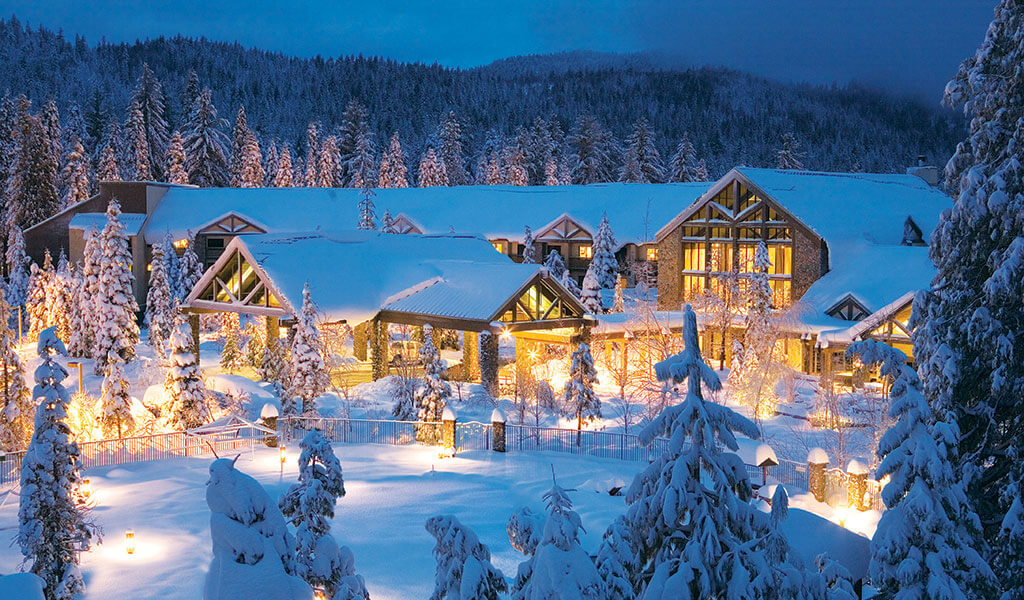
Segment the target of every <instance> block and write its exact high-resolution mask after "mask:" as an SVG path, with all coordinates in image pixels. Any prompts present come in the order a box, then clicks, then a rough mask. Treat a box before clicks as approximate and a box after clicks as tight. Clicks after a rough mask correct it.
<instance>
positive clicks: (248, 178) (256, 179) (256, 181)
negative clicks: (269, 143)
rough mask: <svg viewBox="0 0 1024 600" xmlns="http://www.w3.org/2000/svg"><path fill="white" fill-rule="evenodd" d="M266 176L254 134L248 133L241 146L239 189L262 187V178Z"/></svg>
mask: <svg viewBox="0 0 1024 600" xmlns="http://www.w3.org/2000/svg"><path fill="white" fill-rule="evenodd" d="M266 176H267V173H266V171H264V170H263V154H262V153H261V152H260V144H259V142H258V141H257V140H256V134H255V133H253V132H251V131H250V132H249V134H248V135H246V136H245V143H244V144H243V145H242V164H241V165H239V171H238V178H239V187H245V188H255V187H263V178H264V177H266Z"/></svg>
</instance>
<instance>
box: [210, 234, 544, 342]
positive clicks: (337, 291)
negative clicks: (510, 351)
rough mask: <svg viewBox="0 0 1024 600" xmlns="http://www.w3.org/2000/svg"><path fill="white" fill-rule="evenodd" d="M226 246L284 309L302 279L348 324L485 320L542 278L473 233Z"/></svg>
mask: <svg viewBox="0 0 1024 600" xmlns="http://www.w3.org/2000/svg"><path fill="white" fill-rule="evenodd" d="M233 247H243V248H244V249H245V251H247V252H248V253H249V254H250V255H251V256H252V259H253V260H254V261H255V262H256V264H257V265H258V268H259V269H261V270H262V271H263V272H264V273H265V274H266V276H267V278H268V279H269V280H270V282H271V283H272V286H273V289H274V291H275V292H276V293H277V294H278V295H280V296H281V298H280V300H281V302H282V305H284V306H285V307H286V308H287V309H288V310H291V311H293V312H294V311H297V310H298V309H299V307H301V305H302V288H303V286H304V285H305V283H306V282H307V281H308V282H309V287H310V293H311V295H312V298H313V301H314V302H316V304H317V306H318V307H319V309H320V313H321V315H322V316H323V317H324V318H325V319H326V320H327V321H332V322H333V321H343V320H344V321H347V322H348V323H351V324H358V323H362V322H364V321H366V320H368V319H371V318H373V317H374V316H375V315H376V314H377V313H378V312H379V311H380V310H381V309H382V308H387V309H388V310H393V311H401V312H410V313H422V314H436V315H439V316H452V317H459V318H466V319H474V320H480V319H485V320H488V321H489V320H490V318H491V316H492V315H493V314H494V313H495V312H496V311H498V310H499V309H500V308H501V307H502V306H503V305H504V304H505V303H506V301H507V300H508V299H509V297H511V296H512V294H513V293H514V292H515V291H516V290H517V289H519V288H520V287H522V286H523V285H524V284H526V283H527V282H528V281H529V280H530V279H531V278H533V277H534V276H535V275H537V274H538V273H546V269H544V268H543V267H542V266H540V265H528V264H517V263H515V262H513V261H512V260H511V259H510V258H508V257H507V256H504V255H502V254H500V253H498V252H496V251H495V250H494V247H493V246H492V245H491V244H490V242H488V241H487V240H486V239H484V238H482V237H480V236H474V235H390V234H383V233H378V232H375V231H342V232H318V233H291V234H253V235H245V236H239V237H237V238H235V239H234V240H232V242H231V244H229V245H228V248H227V249H226V250H225V255H228V254H230V252H231V250H232V248H233ZM550 283H551V284H552V285H557V283H555V282H550ZM202 285H203V284H202V282H200V284H199V286H197V288H199V287H202ZM195 293H196V291H193V294H195Z"/></svg>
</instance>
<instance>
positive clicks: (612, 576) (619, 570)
mask: <svg viewBox="0 0 1024 600" xmlns="http://www.w3.org/2000/svg"><path fill="white" fill-rule="evenodd" d="M632 537H633V533H632V532H631V531H630V530H629V526H628V525H627V524H626V521H625V519H624V518H623V517H621V516H620V517H618V518H616V519H615V520H614V521H612V524H611V525H609V526H608V530H607V531H605V532H604V537H603V538H602V540H601V546H600V547H599V548H598V549H597V557H596V559H595V560H594V565H595V566H596V567H597V572H598V574H599V575H600V576H601V580H602V581H603V582H604V586H605V590H606V594H607V596H606V598H607V600H633V598H635V597H636V592H635V591H634V589H633V581H634V578H635V577H636V570H637V568H638V561H637V558H636V554H634V551H633V543H632Z"/></svg>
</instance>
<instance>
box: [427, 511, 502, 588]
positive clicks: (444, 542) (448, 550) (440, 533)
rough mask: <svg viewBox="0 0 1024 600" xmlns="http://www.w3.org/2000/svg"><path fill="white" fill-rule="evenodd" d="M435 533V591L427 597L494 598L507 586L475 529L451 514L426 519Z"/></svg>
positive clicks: (431, 532)
mask: <svg viewBox="0 0 1024 600" xmlns="http://www.w3.org/2000/svg"><path fill="white" fill-rule="evenodd" d="M426 528H427V531H428V532H429V533H430V535H432V536H434V540H435V541H436V543H435V544H434V557H435V558H436V559H437V570H436V572H435V574H434V593H433V594H431V595H430V600H443V599H447V600H497V599H498V597H499V595H500V594H501V593H503V592H505V591H506V590H507V589H508V584H507V583H506V582H505V576H504V575H502V573H501V571H499V570H498V569H496V568H495V567H494V566H493V565H492V564H491V552H490V550H488V549H487V546H485V545H484V544H482V543H480V539H479V538H477V536H476V533H474V532H473V530H472V529H470V528H469V527H467V526H465V525H463V524H462V523H460V522H459V520H458V519H456V518H455V517H453V516H451V515H442V516H436V517H430V518H429V519H427V524H426Z"/></svg>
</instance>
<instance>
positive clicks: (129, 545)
mask: <svg viewBox="0 0 1024 600" xmlns="http://www.w3.org/2000/svg"><path fill="white" fill-rule="evenodd" d="M124 551H125V553H127V554H135V531H134V530H132V529H129V530H128V531H126V532H124Z"/></svg>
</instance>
